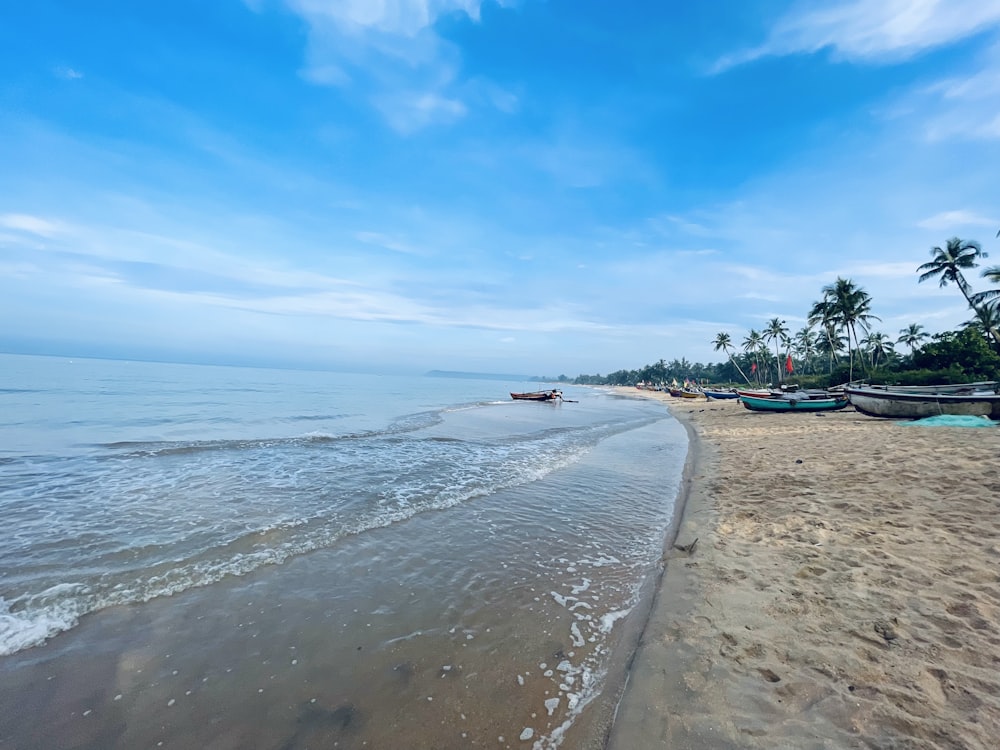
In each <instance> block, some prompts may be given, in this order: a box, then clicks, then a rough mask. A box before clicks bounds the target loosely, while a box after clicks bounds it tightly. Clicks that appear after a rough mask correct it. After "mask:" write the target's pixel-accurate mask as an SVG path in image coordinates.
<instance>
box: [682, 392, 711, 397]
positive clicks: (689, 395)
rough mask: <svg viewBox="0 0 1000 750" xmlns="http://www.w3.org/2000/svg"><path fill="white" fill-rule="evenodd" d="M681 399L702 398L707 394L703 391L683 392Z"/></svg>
mask: <svg viewBox="0 0 1000 750" xmlns="http://www.w3.org/2000/svg"><path fill="white" fill-rule="evenodd" d="M680 395H681V398H701V397H702V396H704V395H705V394H704V393H702V392H701V391H681V394H680Z"/></svg>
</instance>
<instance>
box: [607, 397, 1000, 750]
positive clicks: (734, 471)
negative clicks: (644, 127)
mask: <svg viewBox="0 0 1000 750" xmlns="http://www.w3.org/2000/svg"><path fill="white" fill-rule="evenodd" d="M627 390H628V391H629V392H631V393H633V394H638V395H648V396H650V397H652V398H662V399H663V400H664V401H665V402H666V403H667V406H668V408H669V409H670V410H671V412H672V413H673V414H674V415H675V416H676V417H677V418H678V419H680V420H681V421H682V422H683V423H685V424H686V425H687V426H688V427H689V430H690V432H691V434H692V445H691V452H690V457H689V465H688V472H689V474H688V478H687V482H686V486H685V489H684V490H683V494H684V497H683V499H684V501H685V506H684V510H683V517H682V521H681V524H680V528H679V531H678V535H677V539H676V545H675V546H672V547H671V548H670V549H669V550H668V551H667V553H666V555H665V560H666V569H665V572H664V575H663V579H662V581H661V585H660V587H659V591H658V594H657V597H656V601H655V603H654V605H653V612H652V616H651V618H650V620H649V622H648V624H647V626H646V628H645V632H644V634H643V636H642V640H641V645H640V648H639V650H638V652H637V654H636V656H635V659H634V662H633V664H632V667H631V674H630V679H629V684H628V686H627V688H626V691H625V695H624V697H623V699H622V702H621V705H620V706H619V710H618V715H617V719H616V721H615V724H614V727H613V729H612V732H611V736H610V743H609V747H610V748H612V750H634V749H635V748H654V747H669V748H769V749H770V750H773V749H774V748H797V749H800V748H855V747H856V748H927V749H928V750H929V749H930V748H983V749H984V750H985V749H986V748H995V747H996V746H997V744H996V743H997V738H998V737H1000V514H998V512H997V511H998V504H1000V469H998V467H1000V462H998V457H1000V429H968V428H964V429H963V428H929V427H919V426H904V424H902V423H897V422H893V421H886V420H878V419H872V418H868V417H865V416H862V415H860V414H858V413H856V412H854V411H853V410H851V409H848V410H845V411H841V412H831V413H826V414H800V415H791V414H762V413H755V412H750V411H747V410H746V409H745V408H743V406H742V405H741V404H739V403H738V402H736V401H705V400H703V399H698V400H690V401H689V400H682V399H671V398H670V397H669V396H667V395H665V394H657V393H650V392H643V391H636V390H635V389H627ZM695 540H697V543H696V544H695V545H694V549H693V550H685V549H682V548H683V547H687V546H688V545H691V544H693V543H694V542H695Z"/></svg>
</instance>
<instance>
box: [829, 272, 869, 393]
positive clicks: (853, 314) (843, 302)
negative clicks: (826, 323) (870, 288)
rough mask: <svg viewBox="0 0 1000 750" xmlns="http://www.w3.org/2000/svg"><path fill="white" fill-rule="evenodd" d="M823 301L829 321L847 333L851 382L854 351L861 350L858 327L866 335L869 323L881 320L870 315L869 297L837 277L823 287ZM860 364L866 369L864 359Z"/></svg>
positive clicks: (849, 282) (854, 285)
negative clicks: (827, 308)
mask: <svg viewBox="0 0 1000 750" xmlns="http://www.w3.org/2000/svg"><path fill="white" fill-rule="evenodd" d="M823 299H824V300H825V301H826V303H827V304H828V305H829V316H830V320H831V321H832V322H833V323H834V324H835V325H836V326H837V327H839V328H843V329H844V330H845V331H846V332H847V355H848V360H849V362H850V366H849V370H848V373H849V375H848V377H849V378H850V379H851V380H852V381H853V380H854V351H855V350H856V349H860V348H861V346H860V344H859V343H858V327H860V328H861V330H863V331H864V332H865V333H867V332H868V325H869V323H870V322H871V321H873V320H881V318H879V317H878V316H877V315H872V314H871V304H872V298H871V295H870V294H868V292H866V291H865V290H864V289H862V288H861V287H859V286H857V285H856V284H855V283H854V282H853V281H851V280H850V279H842V278H840V277H839V276H838V277H837V280H836V281H835V282H834V283H832V284H829V285H827V286H825V287H823ZM852 339H853V341H854V346H853V347H852V346H851V340H852ZM860 362H861V366H862V369H866V368H865V361H864V358H861V359H860Z"/></svg>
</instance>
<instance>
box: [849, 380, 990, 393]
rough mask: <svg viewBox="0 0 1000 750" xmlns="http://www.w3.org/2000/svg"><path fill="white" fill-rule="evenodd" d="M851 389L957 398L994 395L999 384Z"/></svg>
mask: <svg viewBox="0 0 1000 750" xmlns="http://www.w3.org/2000/svg"><path fill="white" fill-rule="evenodd" d="M851 387H852V388H870V389H872V390H877V391H891V392H893V393H942V394H949V395H957V396H968V395H973V394H976V393H981V392H984V391H985V392H992V393H996V392H997V389H998V387H1000V383H998V382H997V381H996V380H981V381H979V382H977V383H948V384H946V385H876V384H874V383H872V384H870V385H869V384H866V383H859V384H857V385H854V386H851Z"/></svg>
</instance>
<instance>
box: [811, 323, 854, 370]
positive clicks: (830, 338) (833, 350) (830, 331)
mask: <svg viewBox="0 0 1000 750" xmlns="http://www.w3.org/2000/svg"><path fill="white" fill-rule="evenodd" d="M846 347H847V340H846V339H845V338H844V337H843V336H842V335H840V334H839V333H837V329H836V328H834V327H833V325H832V324H831V325H829V326H828V327H827V329H826V335H825V336H820V337H819V338H817V339H816V353H817V354H825V355H826V358H827V368H828V369H827V372H833V365H834V363H835V362H836V361H837V354H838V353H839V352H842V351H844V349H845V348H846Z"/></svg>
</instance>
